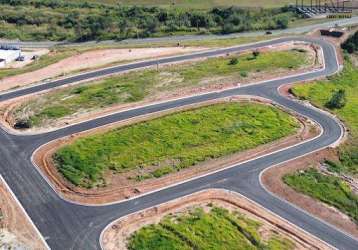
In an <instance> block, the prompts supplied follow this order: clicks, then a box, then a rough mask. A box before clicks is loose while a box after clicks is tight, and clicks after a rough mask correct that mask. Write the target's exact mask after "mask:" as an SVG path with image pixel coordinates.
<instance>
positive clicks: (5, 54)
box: [0, 49, 21, 67]
mask: <svg viewBox="0 0 358 250" xmlns="http://www.w3.org/2000/svg"><path fill="white" fill-rule="evenodd" d="M20 55H21V50H19V49H0V67H5V65H6V64H8V63H11V62H13V61H15V60H16V59H17V58H19V56H20Z"/></svg>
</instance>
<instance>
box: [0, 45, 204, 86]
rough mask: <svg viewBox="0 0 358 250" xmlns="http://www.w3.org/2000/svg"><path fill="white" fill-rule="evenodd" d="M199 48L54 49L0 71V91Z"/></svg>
mask: <svg viewBox="0 0 358 250" xmlns="http://www.w3.org/2000/svg"><path fill="white" fill-rule="evenodd" d="M203 49H204V48H200V47H178V46H177V47H169V46H168V47H157V48H131V49H125V48H115V46H113V48H110V47H109V48H102V49H101V48H98V49H96V47H93V48H91V47H89V48H77V47H75V48H72V47H71V48H57V49H53V50H52V51H51V52H50V53H49V54H48V55H44V56H41V57H40V58H39V59H38V60H35V61H34V62H32V63H31V64H29V65H26V66H24V67H23V68H18V69H0V90H5V89H9V88H15V87H20V86H26V85H29V84H32V83H38V82H41V81H43V80H48V79H53V78H56V77H61V76H62V77H63V76H67V75H70V74H75V73H80V72H84V71H89V70H94V69H98V68H100V67H109V66H113V65H116V64H121V63H122V64H123V63H128V62H130V61H134V60H142V59H149V58H158V57H165V56H172V55H178V54H185V53H190V52H195V51H200V50H203Z"/></svg>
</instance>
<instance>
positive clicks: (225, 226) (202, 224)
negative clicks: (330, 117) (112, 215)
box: [128, 207, 295, 250]
mask: <svg viewBox="0 0 358 250" xmlns="http://www.w3.org/2000/svg"><path fill="white" fill-rule="evenodd" d="M260 227H261V224H260V223H259V222H257V221H255V220H252V219H249V218H247V216H244V215H242V214H240V213H238V212H229V211H227V210H225V209H223V208H219V207H213V208H212V209H211V210H210V211H209V212H204V211H203V209H201V208H196V209H192V210H191V211H189V212H188V213H187V214H182V215H177V216H173V215H172V216H167V217H165V218H164V219H163V220H162V221H160V223H159V224H155V225H154V224H152V225H149V226H145V227H143V228H141V229H140V230H138V231H137V232H135V233H134V234H133V235H132V236H131V237H130V238H129V243H128V249H130V250H144V249H156V250H164V249H175V250H186V249H188V250H189V249H198V250H204V249H225V250H231V249H232V250H251V249H252V250H254V249H267V250H289V249H294V248H295V245H294V243H293V242H292V241H290V240H289V239H286V238H283V237H282V236H280V235H278V234H276V233H273V232H270V234H269V235H268V236H269V237H268V240H263V239H262V236H261V235H260V232H259V230H260Z"/></svg>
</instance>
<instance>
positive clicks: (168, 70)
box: [14, 50, 307, 128]
mask: <svg viewBox="0 0 358 250" xmlns="http://www.w3.org/2000/svg"><path fill="white" fill-rule="evenodd" d="M255 55H256V53H255ZM232 59H237V62H236V63H235V64H232V62H231V60H232ZM234 61H236V60H234ZM306 63H307V57H306V54H305V53H304V52H301V51H297V50H290V51H277V52H266V53H261V54H260V55H256V57H255V56H254V55H251V54H250V55H241V56H234V55H233V56H229V57H220V58H211V59H207V60H205V61H201V62H196V63H190V64H183V65H175V66H170V67H165V68H163V69H160V70H159V72H158V71H157V70H144V71H140V72H131V73H128V74H125V75H122V76H115V77H110V78H107V79H106V80H104V81H100V82H96V83H94V84H85V85H80V86H73V87H69V88H65V89H61V90H58V91H55V92H52V93H48V94H46V95H45V96H43V97H41V98H37V99H34V100H32V101H29V102H26V103H24V104H23V105H21V106H20V107H19V108H18V109H17V110H16V111H15V114H14V116H15V117H16V121H17V122H16V124H15V127H17V128H24V127H36V126H42V125H44V124H46V123H48V122H51V121H54V120H56V119H60V118H62V117H65V116H70V115H73V114H75V113H76V112H78V111H80V110H82V111H83V110H91V109H98V108H104V107H108V106H110V105H114V104H120V103H127V102H136V101H141V100H143V99H145V98H147V97H148V96H153V95H156V94H158V93H159V92H164V91H170V92H173V91H178V89H179V88H184V87H191V86H205V85H208V84H210V83H214V84H215V83H217V82H216V81H217V79H220V82H237V81H239V80H240V79H242V78H243V77H247V76H250V74H251V73H252V72H258V71H262V72H267V73H269V71H270V70H273V69H275V70H278V69H296V68H298V67H300V66H302V65H304V64H306ZM27 111H28V113H26V112H27ZM24 112H25V113H26V114H25V116H24ZM27 114H29V116H27Z"/></svg>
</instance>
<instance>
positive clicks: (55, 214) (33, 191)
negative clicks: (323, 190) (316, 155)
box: [0, 37, 358, 250]
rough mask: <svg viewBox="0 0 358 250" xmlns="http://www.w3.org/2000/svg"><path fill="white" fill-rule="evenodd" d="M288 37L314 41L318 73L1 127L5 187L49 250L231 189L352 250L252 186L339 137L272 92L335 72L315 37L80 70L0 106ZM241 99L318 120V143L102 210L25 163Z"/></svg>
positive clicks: (343, 239) (329, 122)
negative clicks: (103, 130) (62, 145)
mask: <svg viewBox="0 0 358 250" xmlns="http://www.w3.org/2000/svg"><path fill="white" fill-rule="evenodd" d="M289 40H301V41H307V42H314V43H316V44H318V45H320V46H321V47H322V48H323V51H324V55H325V64H326V67H325V69H323V70H321V71H314V72H310V73H305V74H301V75H299V76H291V77H287V78H282V79H279V80H272V81H267V82H264V83H261V84H259V85H249V86H245V87H242V88H236V89H231V90H225V91H221V92H214V93H210V94H203V95H199V96H195V97H189V98H184V99H180V100H175V101H168V102H165V103H161V104H155V105H149V106H146V107H142V108H137V109H133V110H130V111H125V112H120V113H117V114H112V115H109V116H106V117H102V118H98V119H94V120H91V121H87V122H83V123H81V124H77V125H73V126H70V127H67V128H63V129H59V130H56V131H53V132H49V133H45V134H40V135H32V136H16V135H11V134H8V133H7V132H5V131H4V130H0V143H1V144H0V159H1V161H0V174H1V175H2V176H3V177H4V179H5V180H6V181H7V183H8V184H9V186H10V187H11V188H12V190H13V191H14V193H15V194H16V196H17V197H18V199H19V200H20V202H21V203H22V205H23V206H24V208H25V209H26V211H27V212H28V214H29V215H30V217H31V218H32V220H33V221H34V223H35V224H36V226H37V227H38V228H39V230H40V231H41V233H42V234H43V236H44V237H45V238H46V239H47V242H48V244H49V246H50V247H51V248H52V249H59V250H62V249H86V250H87V249H99V248H100V245H99V235H100V233H101V231H102V230H103V229H104V228H105V226H106V225H108V224H109V223H110V222H112V221H113V220H115V219H118V218H119V217H121V216H123V215H126V214H128V213H132V212H135V211H138V210H141V209H144V208H147V207H150V206H153V205H157V204H160V203H162V202H166V201H169V200H172V199H174V198H178V197H181V196H183V195H186V194H190V193H193V192H196V191H199V190H203V189H207V188H225V189H228V190H233V191H236V192H239V193H241V194H243V195H245V196H246V197H248V198H250V199H252V200H254V201H256V202H257V203H259V204H261V205H262V206H264V207H266V208H267V209H269V210H271V211H273V212H274V213H276V214H278V215H280V216H281V217H283V218H285V219H287V220H289V221H291V222H292V223H294V224H296V225H298V226H300V227H302V228H303V229H305V230H306V231H308V232H310V233H312V234H314V235H316V236H317V237H320V238H321V239H323V240H325V241H326V242H328V243H330V244H331V245H333V246H335V247H337V248H339V249H350V250H352V249H358V240H357V239H355V238H352V237H350V236H348V235H347V234H345V233H343V232H341V231H339V230H337V229H335V228H334V227H333V226H330V225H328V224H325V223H323V222H322V221H320V220H318V219H316V218H314V217H312V216H310V215H308V214H307V213H305V212H303V211H301V210H299V209H297V208H295V207H294V206H292V205H290V204H288V203H286V202H284V201H282V200H280V199H278V198H275V197H274V196H272V195H271V194H269V193H267V192H266V191H265V190H264V188H263V187H262V186H261V185H260V179H259V175H260V173H261V172H262V171H263V170H265V169H267V168H268V167H270V166H272V165H275V164H278V163H281V162H284V161H287V160H290V159H293V158H295V157H298V156H301V155H304V154H306V153H310V152H312V151H315V150H317V149H320V148H324V147H327V146H329V145H330V144H332V143H334V142H336V141H337V140H338V139H339V138H340V136H341V127H340V125H339V124H338V123H337V122H336V121H335V120H334V119H333V118H331V117H330V116H327V115H326V114H324V113H321V112H320V111H318V110H315V109H312V108H309V107H306V106H304V105H302V104H300V103H298V102H295V101H292V100H289V99H286V98H284V97H281V96H280V95H279V94H278V92H277V87H278V86H280V85H282V84H286V83H292V82H297V81H304V80H308V79H312V78H317V77H321V76H326V75H330V74H333V73H335V72H336V71H337V70H338V64H337V61H336V55H335V49H334V47H333V46H331V45H330V44H328V43H327V42H324V41H323V40H314V39H310V38H302V37H298V38H283V39H277V40H274V41H270V42H262V43H258V44H255V45H248V46H239V47H236V48H230V49H221V50H214V51H210V52H202V53H197V54H193V55H186V56H177V57H172V58H171V59H160V60H152V61H148V62H144V63H135V64H131V65H130V66H118V67H114V68H112V69H109V70H108V69H106V70H99V71H96V72H94V73H87V74H83V75H81V76H76V77H72V78H68V79H66V80H60V81H54V82H51V83H48V84H45V85H40V86H36V87H31V88H27V89H24V90H16V91H14V92H10V93H4V94H0V101H4V100H8V99H11V98H15V97H18V96H23V95H26V94H30V93H36V92H39V91H43V90H47V89H51V88H54V87H57V86H61V85H65V84H68V83H71V82H75V81H78V80H82V79H89V78H92V77H94V76H98V75H106V74H109V73H113V72H122V71H125V70H128V69H133V68H141V67H145V66H149V65H155V64H157V63H164V62H168V60H169V61H182V60H187V59H193V58H196V57H202V56H214V55H219V54H222V53H227V52H232V51H240V50H243V49H255V48H258V47H261V46H266V45H268V44H277V43H280V42H284V41H289ZM244 94H250V95H258V96H262V97H266V98H269V99H272V100H274V101H275V102H277V103H279V104H281V105H283V106H285V107H287V108H290V109H292V110H294V111H296V112H298V113H300V114H302V115H305V116H308V117H309V118H311V119H314V120H316V121H317V122H319V123H320V124H321V125H322V127H323V129H324V132H323V134H322V135H321V136H320V137H319V138H316V139H315V140H313V141H308V142H305V143H304V144H300V145H296V146H294V147H291V148H289V149H285V150H283V151H280V152H276V153H273V154H270V155H268V156H263V157H261V158H258V159H254V160H252V161H249V162H247V163H244V164H239V165H237V166H234V167H232V168H229V169H226V170H223V171H221V172H217V173H214V174H211V175H207V176H205V177H201V178H197V179H195V180H192V181H189V182H186V183H183V184H180V185H177V186H173V187H170V188H167V189H163V190H161V191H158V192H154V193H151V194H149V195H146V196H142V197H140V198H137V199H133V200H129V201H125V202H122V203H119V204H113V205H108V206H94V207H89V206H81V205H76V204H73V203H70V202H68V201H65V200H63V199H61V198H60V197H59V196H58V195H57V194H56V193H55V192H54V191H53V189H51V187H50V185H49V184H48V183H47V182H46V181H45V179H44V178H43V177H42V176H41V175H40V174H39V172H38V171H37V170H36V169H35V167H34V166H33V165H32V163H31V155H32V153H33V152H34V151H35V150H36V148H38V147H39V146H41V145H43V144H44V143H46V142H48V141H50V140H53V139H56V138H60V137H63V136H66V135H70V134H72V133H75V132H80V131H84V130H87V129H91V128H95V127H98V126H101V125H105V124H108V123H111V122H115V121H119V120H124V119H128V118H130V117H135V116H138V115H142V114H148V113H152V112H156V111H160V110H166V109H169V108H175V107H180V106H183V105H187V104H192V103H199V102H202V101H206V100H213V99H217V98H222V97H227V96H233V95H244Z"/></svg>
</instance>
